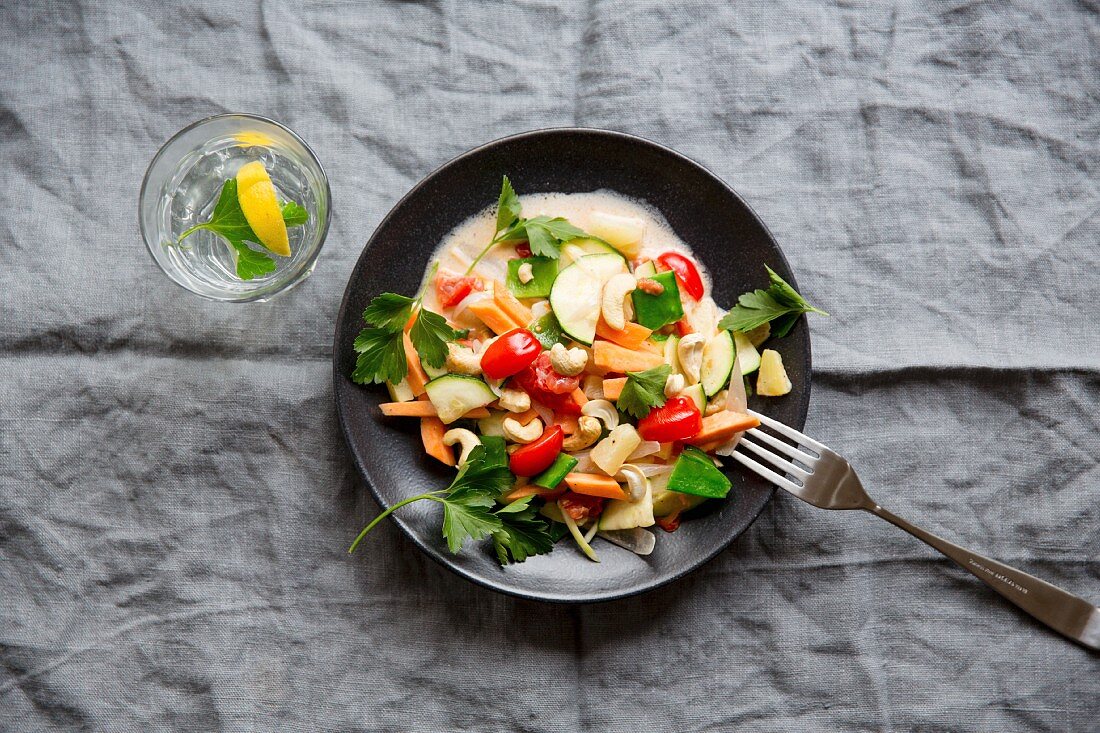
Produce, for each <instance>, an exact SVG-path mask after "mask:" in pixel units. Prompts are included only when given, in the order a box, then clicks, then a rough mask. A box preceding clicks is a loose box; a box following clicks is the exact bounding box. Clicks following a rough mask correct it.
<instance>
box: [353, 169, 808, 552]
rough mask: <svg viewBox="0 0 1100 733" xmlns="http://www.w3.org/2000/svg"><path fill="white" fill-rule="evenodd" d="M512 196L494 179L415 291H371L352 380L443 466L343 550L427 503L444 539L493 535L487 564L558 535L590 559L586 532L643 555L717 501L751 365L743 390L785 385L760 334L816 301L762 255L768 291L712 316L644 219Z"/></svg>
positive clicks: (682, 266) (701, 292)
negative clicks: (469, 229)
mask: <svg viewBox="0 0 1100 733" xmlns="http://www.w3.org/2000/svg"><path fill="white" fill-rule="evenodd" d="M580 196H585V195H580ZM525 200H526V199H525ZM597 203H598V202H597ZM524 208H525V205H524V204H523V203H521V201H520V199H519V197H518V196H517V195H516V193H515V191H514V190H513V189H512V186H511V183H510V182H509V181H508V178H507V177H505V178H504V182H503V185H502V187H501V193H500V198H499V200H498V202H497V206H496V211H495V218H492V217H493V216H494V215H493V214H485V215H483V217H482V218H483V219H485V221H490V219H491V221H492V225H493V226H494V227H495V228H494V229H493V231H492V234H491V236H485V238H484V239H481V240H480V242H479V243H476V244H475V243H473V242H466V244H467V247H466V249H465V250H463V249H462V248H460V247H459V246H457V245H456V246H455V247H454V249H453V251H451V252H449V253H447V255H446V259H444V258H443V257H441V259H443V260H444V262H443V266H440V263H438V262H437V263H436V264H435V265H433V267H432V268H431V269H430V270H429V272H428V274H427V277H426V280H425V283H424V286H423V288H422V290H421V292H420V293H418V294H417V295H416V296H414V297H406V296H401V295H397V294H394V293H383V294H381V295H379V296H378V297H376V298H375V299H374V300H373V301H372V302H371V304H370V305H369V306H368V307H367V309H366V311H365V312H364V314H363V318H364V320H365V321H366V323H367V326H366V327H365V328H364V329H363V331H362V333H360V335H359V337H358V338H357V339H356V341H355V349H356V352H357V353H358V360H357V363H356V366H355V370H354V372H353V374H352V379H353V380H354V381H356V382H358V383H361V384H372V383H374V384H378V383H384V384H385V385H386V387H387V389H388V390H389V394H390V398H391V399H390V401H389V402H385V403H383V404H382V405H381V410H382V414H383V415H387V416H393V417H397V418H401V417H404V418H415V419H417V420H419V421H420V435H421V440H422V442H423V449H424V452H425V453H426V454H427V455H428V456H430V457H431V458H432V459H435V460H438V461H440V462H442V463H444V464H446V465H447V466H453V467H455V469H456V470H457V474H456V476H455V479H454V481H453V482H452V483H451V485H450V486H449V487H448V488H446V489H439V490H436V491H429V492H427V493H424V494H418V495H416V496H412V497H409V498H408V499H405V500H403V501H401V502H399V503H397V504H396V505H394V506H392V507H390V508H389V509H388V510H386V512H384V513H383V514H382V515H381V516H379V517H378V518H376V519H375V520H374V521H373V522H371V524H370V525H368V526H367V527H366V528H365V529H364V530H363V532H362V533H360V535H359V537H358V538H356V540H355V542H354V544H353V545H352V547H351V549H352V550H354V549H355V548H356V547H357V546H358V545H359V544H360V542H361V541H362V540H363V538H364V537H365V536H366V534H367V533H368V532H369V531H370V530H371V529H372V528H373V527H374V526H376V525H377V523H378V522H379V521H380V520H381V519H382V518H383V517H384V516H386V515H388V514H389V513H391V512H393V511H395V510H396V509H399V508H400V507H402V506H404V505H406V504H408V503H411V502H413V501H434V502H436V503H439V504H441V505H442V509H443V536H444V538H445V539H446V541H447V544H448V547H449V548H450V550H451V551H452V552H458V551H459V550H460V549H461V548H462V546H463V545H464V543H465V542H466V541H467V540H482V539H490V540H491V541H492V544H493V547H494V549H495V552H496V556H497V558H498V559H499V560H500V562H501V564H508V563H511V562H522V561H524V560H525V559H527V558H528V557H530V556H532V555H540V554H545V553H548V552H550V551H552V550H553V548H554V546H555V544H556V542H557V541H558V540H559V539H561V538H563V537H564V536H566V535H569V536H570V537H571V538H572V539H573V541H574V542H575V543H576V545H577V547H578V548H579V549H580V551H581V552H583V553H584V554H585V555H586V556H588V557H589V558H590V559H592V560H594V561H597V562H598V561H599V555H598V553H597V548H596V547H594V546H593V542H594V540H595V538H596V537H601V538H603V539H606V540H608V541H610V542H613V543H615V544H618V545H621V546H623V547H626V548H627V549H630V550H632V551H634V552H637V553H638V554H642V555H645V554H649V553H650V552H651V551H652V550H653V548H654V546H655V544H656V536H655V534H654V533H653V531H651V530H650V529H649V528H652V527H655V526H656V527H660V528H661V529H663V530H664V531H666V532H672V531H674V530H675V529H676V528H677V527H678V526H679V523H680V518H681V516H682V515H683V514H684V513H685V512H688V511H689V510H691V509H693V508H694V507H696V506H698V505H699V504H700V503H702V502H703V501H706V500H708V499H719V500H722V499H726V498H727V496H728V494H729V491H730V487H731V483H730V480H729V479H728V478H727V477H726V475H725V474H724V473H723V472H722V471H721V470H720V466H721V465H722V463H721V458H720V457H721V456H723V455H728V454H729V453H730V452H731V451H732V450H733V448H734V447H735V446H736V445H737V442H738V440H739V439H740V437H741V434H742V433H743V432H744V431H745V430H747V429H749V428H752V427H755V426H756V425H758V424H759V423H758V421H757V419H756V418H755V417H753V416H752V415H750V414H748V412H747V410H746V387H749V388H751V386H752V384H751V382H750V381H749V377H750V375H752V374H753V373H754V372H758V375H757V378H756V385H755V389H756V393H757V394H759V395H762V396H768V397H781V396H782V395H785V394H787V393H788V392H789V391H790V390H791V382H790V380H789V379H788V378H787V374H786V372H785V370H784V368H783V362H782V359H781V358H780V355H779V353H778V352H776V351H773V350H771V349H764V351H763V353H762V354H761V352H760V351H758V349H760V347H762V346H763V345H764V343H765V342H766V341H767V340H768V339H769V338H770V337H781V336H783V335H786V334H787V333H788V332H789V331H790V329H791V328H792V327H793V325H794V323H795V320H796V319H797V318H798V317H799V316H800V315H801V314H802V313H806V312H811V311H813V312H818V313H822V311H819V310H817V309H816V308H813V307H812V306H811V305H810V304H809V303H807V302H806V301H805V300H804V299H803V298H802V296H800V295H799V294H798V293H797V292H795V290H794V289H793V288H791V286H790V285H788V284H787V283H786V282H784V281H783V279H782V278H780V277H779V275H777V274H776V273H775V272H774V271H772V270H771V269H770V268H767V273H768V276H769V279H770V286H769V287H768V288H767V289H766V290H756V291H754V292H751V293H746V294H744V295H742V296H741V297H740V298H739V300H738V303H737V304H736V305H735V306H734V307H733V309H732V310H731V311H730V312H729V313H725V312H723V311H721V310H720V309H719V308H718V307H717V306H716V305H715V303H714V301H713V300H712V299H711V297H710V283H709V281H708V279H707V277H706V273H705V271H704V270H703V269H702V268H701V267H700V265H699V263H698V262H696V261H695V260H694V259H693V258H692V257H691V255H690V252H689V251H687V248H686V247H684V246H683V245H682V244H679V243H678V242H677V243H675V244H676V245H678V246H675V245H674V244H672V243H670V242H669V235H668V233H667V232H664V233H663V234H664V236H662V232H655V231H654V230H655V229H656V227H657V224H655V223H654V221H653V220H649V219H647V218H646V217H644V216H631V215H630V212H629V211H627V212H625V213H624V212H623V211H622V210H604V209H601V208H599V207H598V206H596V207H589V208H583V209H580V210H579V211H580V214H579V215H578V216H577V217H576V219H575V220H570V219H567V218H565V217H563V216H551V215H550V214H553V213H555V212H553V211H545V210H544V211H536V212H532V213H534V214H535V215H533V216H531V217H530V218H525V217H524V216H523V214H524ZM544 208H545V207H544ZM612 208H613V207H612ZM479 231H482V232H483V233H484V232H487V231H488V230H487V229H486V228H485V227H484V226H483V227H482V229H481V230H479ZM471 247H473V249H471ZM773 329H774V332H773Z"/></svg>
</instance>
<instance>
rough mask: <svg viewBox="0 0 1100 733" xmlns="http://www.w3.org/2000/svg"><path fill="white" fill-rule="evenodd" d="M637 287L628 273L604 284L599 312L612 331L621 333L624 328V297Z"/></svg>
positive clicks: (636, 282) (621, 273) (636, 283)
mask: <svg viewBox="0 0 1100 733" xmlns="http://www.w3.org/2000/svg"><path fill="white" fill-rule="evenodd" d="M637 285H638V281H637V280H635V279H634V276H633V275H631V274H630V273H629V272H620V273H619V274H618V275H615V276H613V277H612V278H611V279H610V280H608V281H607V282H606V283H605V284H604V286H603V298H602V299H601V301H600V312H601V313H602V314H603V319H604V320H605V321H606V322H607V325H608V326H610V327H611V328H612V329H614V330H616V331H622V330H623V329H624V328H626V296H627V295H628V294H629V293H630V292H631V291H632V290H634V288H635V287H637Z"/></svg>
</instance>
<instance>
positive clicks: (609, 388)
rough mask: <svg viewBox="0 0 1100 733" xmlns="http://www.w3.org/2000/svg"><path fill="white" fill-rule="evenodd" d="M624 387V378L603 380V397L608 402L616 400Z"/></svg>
mask: <svg viewBox="0 0 1100 733" xmlns="http://www.w3.org/2000/svg"><path fill="white" fill-rule="evenodd" d="M625 386H626V377H616V378H614V379H605V380H603V396H604V397H605V398H607V399H609V400H617V399H619V395H621V394H622V393H623V387H625Z"/></svg>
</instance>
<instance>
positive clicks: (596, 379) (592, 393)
mask: <svg viewBox="0 0 1100 733" xmlns="http://www.w3.org/2000/svg"><path fill="white" fill-rule="evenodd" d="M581 389H583V390H584V396H585V397H587V398H588V399H590V400H602V399H603V398H604V394H603V377H601V376H599V375H598V374H589V375H588V376H586V377H585V378H584V382H583V383H582V384H581ZM581 409H582V410H583V409H584V408H581Z"/></svg>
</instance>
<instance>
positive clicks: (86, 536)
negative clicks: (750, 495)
mask: <svg viewBox="0 0 1100 733" xmlns="http://www.w3.org/2000/svg"><path fill="white" fill-rule="evenodd" d="M0 69H2V71H0V170H2V171H3V174H2V175H0V208H2V211H3V215H2V216H0V314H2V317H0V362H2V364H3V368H2V370H0V375H2V376H0V730H4V731H52V730H58V731H61V730H64V731H72V730H89V731H124V730H149V731H160V730H181V731H269V730H282V731H451V730H454V731H490V730H493V731H532V732H534V731H600V732H601V733H602V732H604V731H608V732H610V731H638V730H647V731H730V730H737V731H776V730H797V731H833V730H845V731H1059V732H1066V731H1095V730H1097V727H1098V725H1100V723H1098V721H1100V655H1097V654H1095V653H1090V652H1087V651H1085V650H1084V649H1082V648H1080V647H1077V646H1074V645H1073V644H1071V643H1068V642H1066V641H1065V640H1063V639H1061V638H1060V637H1058V636H1056V635H1055V634H1053V633H1051V632H1048V631H1047V630H1045V629H1044V628H1042V627H1041V626H1039V625H1038V624H1036V623H1034V622H1032V621H1031V620H1029V619H1028V618H1027V617H1026V616H1024V615H1023V614H1022V613H1020V612H1018V611H1016V610H1015V609H1014V608H1013V607H1011V606H1009V605H1008V604H1006V603H1004V602H1002V601H1001V600H1000V599H999V597H997V596H996V595H995V594H994V593H992V591H990V590H989V589H987V588H986V587H985V586H983V585H981V584H980V583H978V582H977V581H975V580H974V579H973V578H971V577H970V576H969V575H967V574H965V573H963V572H962V571H961V570H959V569H957V568H956V567H955V566H954V565H952V564H951V563H950V562H949V561H947V560H945V559H944V558H942V557H941V556H939V555H938V554H935V553H934V552H932V551H931V550H929V549H928V548H926V547H925V546H924V545H922V544H920V543H919V542H917V541H916V540H914V539H912V538H910V537H909V536H907V535H905V534H903V533H901V532H900V531H898V530H897V529H895V528H893V527H891V526H889V525H887V524H886V523H884V522H882V521H880V520H878V519H876V518H874V517H871V516H869V515H863V514H858V515H857V514H850V513H842V512H833V513H829V512H823V511H819V510H815V509H813V508H812V507H809V506H808V505H804V504H801V503H799V502H797V501H796V500H794V499H792V498H790V497H787V496H779V497H777V498H776V500H775V501H773V502H772V503H771V504H770V505H769V506H768V508H767V509H766V510H765V511H764V513H763V515H762V516H761V517H760V519H759V520H758V521H757V522H756V523H755V524H754V525H753V526H752V528H751V529H750V530H749V531H748V532H746V533H745V534H744V535H743V536H742V537H741V538H740V539H739V540H738V541H736V542H735V543H734V544H733V545H732V546H731V547H730V548H729V550H727V551H726V552H724V553H723V554H721V555H720V556H719V557H717V558H716V559H715V560H714V561H712V562H711V563H709V564H708V565H707V566H705V567H704V568H703V569H701V570H699V571H698V572H696V573H694V574H692V575H690V576H689V577H687V578H686V579H684V580H682V581H680V582H677V583H675V584H673V585H671V586H668V587H666V588H664V589H662V590H659V591H656V592H653V593H650V594H648V595H645V596H642V597H640V598H635V599H631V600H626V601H621V602H613V603H606V604H602V605H596V606H589V607H563V606H547V605H540V604H536V603H531V602H525V601H518V600H514V599H511V598H508V597H504V596H500V595H496V594H494V593H492V592H490V591H487V590H484V589H482V588H479V587H475V586H474V585H472V584H469V583H467V582H465V581H463V580H461V579H459V578H458V577H456V576H454V575H452V574H451V573H449V572H448V571H447V570H445V569H443V568H441V567H439V566H437V565H436V564H434V563H433V562H431V561H429V560H427V559H426V558H424V557H423V556H422V555H421V554H420V553H419V552H417V551H416V550H415V548H414V547H413V546H412V544H411V543H410V542H409V541H408V540H406V539H405V538H404V537H403V536H401V535H400V534H399V533H398V532H397V531H396V530H395V528H393V527H392V526H391V525H388V524H383V525H382V526H381V527H380V528H379V530H378V532H377V534H376V535H375V536H373V537H372V539H371V542H370V547H369V548H368V550H367V551H365V552H362V553H360V554H358V555H356V556H354V557H349V556H348V555H347V554H346V553H345V550H346V548H347V545H348V542H349V540H350V539H351V538H352V537H353V536H354V534H355V533H356V532H357V531H358V529H359V528H360V527H361V526H362V525H363V524H364V523H365V522H366V521H367V520H368V519H369V518H370V517H371V516H373V515H374V513H375V512H376V511H377V506H376V504H375V503H374V501H373V500H372V499H371V498H369V495H368V494H367V493H366V491H365V489H364V487H363V486H362V484H361V482H360V481H359V479H358V478H357V475H356V472H355V470H354V468H353V466H352V464H351V462H350V459H349V455H348V452H347V450H346V449H345V446H344V443H343V439H342V437H341V434H340V432H339V429H338V427H337V423H336V419H335V412H334V407H333V400H332V387H331V379H332V375H331V353H332V343H331V338H332V333H333V330H334V318H335V315H336V312H337V308H338V305H339V302H340V298H341V294H342V293H343V290H344V287H345V285H346V282H347V277H348V273H349V272H350V270H351V267H352V264H353V262H354V261H355V259H356V258H357V257H358V255H359V253H360V251H361V248H362V246H363V244H364V242H365V241H366V239H367V237H368V236H369V234H370V232H371V231H372V229H373V227H374V226H375V225H376V224H377V223H378V222H379V220H380V219H381V217H382V216H384V215H385V213H386V212H387V211H388V210H389V208H390V207H391V206H392V205H393V204H394V203H395V202H396V201H397V200H398V199H399V198H400V197H401V196H402V195H403V194H404V192H405V191H406V190H408V188H409V187H410V186H412V185H413V184H414V183H415V182H416V181H417V180H419V179H420V178H421V177H423V176H424V175H425V174H427V173H428V172H430V171H431V170H432V169H433V168H434V167H436V166H438V165H439V164H441V163H442V162H444V161H446V160H447V159H449V158H450V157H452V156H454V155H456V154H458V153H460V152H462V151H464V150H466V149H468V148H471V147H473V146H475V145H478V144H480V143H483V142H486V141H488V140H490V139H493V138H497V137H500V136H503V135H506V134H510V133H515V132H519V131H522V130H527V129H532V128H540V127H549V126H562V125H586V126H594V127H606V128H612V129H617V130H625V131H628V132H632V133H636V134H639V135H642V136H645V137H648V138H651V139H654V140H657V141H659V142H662V143H665V144H668V145H671V146H673V147H675V148H676V149H678V150H680V151H682V152H683V153H685V154H687V155H689V156H691V157H693V158H695V159H696V160H699V161H700V162H702V163H703V164H704V165H706V166H708V167H709V168H710V169H712V170H713V171H715V172H716V173H717V174H718V175H720V176H721V177H723V178H724V179H725V180H727V181H728V182H730V183H731V184H732V185H733V186H734V187H735V188H736V189H738V191H739V192H740V193H741V194H743V195H744V196H745V198H746V199H747V200H748V201H749V202H750V204H751V205H752V206H753V207H754V208H755V209H756V211H757V212H758V213H759V214H760V216H761V217H762V218H763V220H764V221H765V222H766V223H767V224H768V226H769V227H770V229H771V230H772V232H773V233H774V235H775V237H776V239H777V240H778V241H779V242H780V244H781V246H782V247H783V248H784V250H785V252H786V254H787V256H788V257H789V259H790V261H791V264H792V266H793V269H794V271H795V272H796V273H797V275H798V278H799V282H800V285H801V288H802V291H803V293H804V294H805V295H806V297H807V298H808V299H809V300H810V301H811V302H813V303H814V304H816V305H819V306H820V307H822V308H824V309H825V310H827V311H829V312H830V313H831V314H832V316H831V317H829V318H823V317H813V318H812V319H811V322H810V323H811V328H812V334H813V345H814V367H815V368H814V385H813V398H812V402H811V408H810V415H809V421H808V425H807V432H808V433H810V434H811V435H814V436H816V437H818V438H819V439H820V440H822V441H823V442H825V443H827V444H829V445H830V446H833V447H835V448H836V449H837V450H838V451H840V452H842V453H843V454H845V455H847V456H848V457H850V458H851V460H852V462H853V463H854V464H855V466H856V467H857V468H858V470H859V472H860V474H861V476H862V477H863V478H864V480H865V481H864V482H865V484H866V485H867V486H868V487H869V489H870V490H871V492H872V494H873V495H874V496H875V497H876V498H877V499H878V500H879V501H880V502H881V503H882V504H883V505H885V506H887V507H888V508H890V509H891V510H893V511H895V512H897V513H898V514H901V515H902V516H905V517H907V518H910V519H912V520H914V521H917V522H918V523H921V524H923V525H925V526H926V527H927V528H928V529H930V530H932V531H937V532H940V533H942V534H944V535H945V536H947V537H949V538H952V539H955V540H957V541H958V542H960V543H962V544H965V545H969V546H973V547H974V548H976V549H978V550H979V551H984V552H986V553H987V554H990V555H992V556H994V557H997V558H1000V559H1002V560H1004V561H1006V562H1009V563H1012V564H1015V565H1018V566H1019V567H1021V568H1023V569H1026V570H1029V571H1032V572H1034V573H1036V574H1038V575H1040V576H1042V577H1044V578H1046V579H1049V580H1050V581H1052V582H1054V583H1057V584H1058V585H1061V586H1063V587H1065V588H1067V589H1070V590H1072V591H1074V592H1076V593H1078V594H1080V595H1083V596H1085V597H1087V598H1090V599H1091V600H1092V601H1094V602H1100V561H1098V559H1097V558H1098V554H1100V469H1098V466H1100V439H1098V437H1097V434H1098V429H1100V418H1098V417H1097V416H1098V415H1100V348H1098V346H1100V337H1098V336H1097V330H1096V324H1097V322H1098V320H1100V277H1098V274H1097V273H1098V271H1100V145H1098V143H1100V8H1098V6H1097V5H1096V3H1095V2H1091V1H1089V0H1085V1H1083V2H1069V1H1062V0H1055V1H1053V2H1047V1H1045V0H1044V1H1041V2H1040V1H1036V2H1012V3H985V2H972V1H970V0H961V1H960V0H955V1H953V2H931V3H928V2H913V1H909V0H904V1H902V2H898V3H894V4H892V5H885V4H884V5H874V6H866V7H865V6H864V5H863V4H861V3H855V4H853V3H847V2H826V3H821V4H819V3H811V2H803V1H802V0H780V1H779V2H774V1H772V0H768V1H753V2H746V3H737V4H732V3H725V2H717V1H716V2H710V3H707V2H698V3H668V2H652V3H645V4H642V3H630V4H625V3H624V4H619V3H611V2H596V1H595V0H592V1H590V2H585V3H572V2H550V1H539V0H530V1H527V2H521V3H515V4H507V5H505V4H499V3H473V2H461V3H459V2H446V1H440V2H392V3H371V4H369V5H367V4H356V3H326V4H316V3H299V2H293V3H292V2H259V3H248V4H243V3H242V4H236V3H224V2H193V3H187V4H182V5H179V6H175V7H173V6H172V4H170V3H168V4H166V3H157V2H146V1H135V2H117V3H115V2H112V3H98V2H85V1H84V0H72V1H66V2H60V1H58V2H53V3H4V4H3V5H2V7H0ZM227 111H246V112H254V113H258V114H262V115H266V116H270V117H274V118H276V119H279V120H281V121H282V122H284V123H286V124H288V125H289V126H291V127H292V128H293V129H295V130H296V131H297V132H298V133H300V134H301V135H302V136H303V137H304V138H305V139H306V140H307V141H308V142H309V143H310V144H311V145H312V146H313V147H314V149H315V150H316V152H317V154H318V156H319V157H320V158H321V160H322V161H323V163H324V165H325V166H326V168H327V171H328V174H329V177H330V179H331V184H332V189H333V202H334V210H335V218H334V219H333V223H332V228H331V231H330V233H329V236H328V241H327V244H326V245H325V248H324V251H323V252H322V255H321V259H320V262H319V265H318V268H317V271H316V273H315V274H314V275H313V277H312V278H311V279H310V280H309V281H307V282H306V283H305V284H303V285H302V286H301V287H299V288H298V289H296V290H294V291H293V292H291V293H289V294H288V295H287V296H286V297H283V298H280V299H276V300H275V301H273V302H271V303H267V304H256V305H247V306H241V305H219V304H215V303H210V302H206V301H202V300H200V299H198V298H196V297H194V296H191V295H189V294H187V293H185V292H184V291H183V290H181V289H179V288H177V287H176V286H174V285H173V284H171V283H170V282H169V281H168V280H167V279H166V278H165V277H163V276H162V275H161V274H160V272H159V271H158V270H157V269H156V267H155V265H154V263H153V262H152V260H151V259H150V257H149V256H148V254H147V253H146V252H145V251H144V246H143V244H142V241H141V238H140V234H139V232H138V228H137V215H136V207H137V193H138V188H139V185H140V181H141V176H142V174H143V172H144V170H145V167H146V165H147V164H148V162H149V160H150V159H151V157H152V156H153V154H154V152H155V151H156V149H157V148H158V147H159V146H160V145H161V144H162V143H163V142H164V141H165V140H166V139H167V138H168V137H169V136H171V135H172V134H173V133H174V132H176V131H177V130H179V129H180V128H181V127H183V126H184V125H186V124H188V123H190V122H192V121H194V120H196V119H198V118H201V117H204V116H207V115H210V114H214V113H218V112H227ZM562 551H569V550H568V549H563V550H562Z"/></svg>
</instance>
